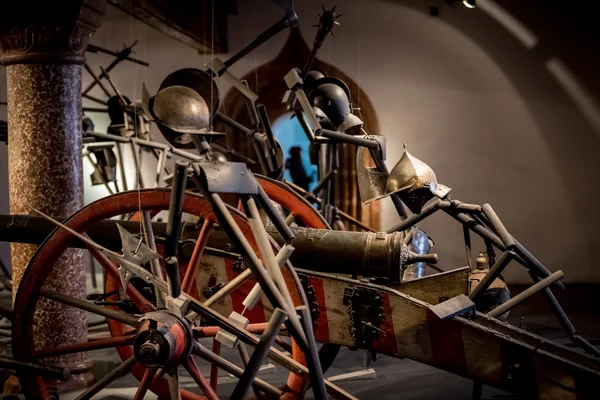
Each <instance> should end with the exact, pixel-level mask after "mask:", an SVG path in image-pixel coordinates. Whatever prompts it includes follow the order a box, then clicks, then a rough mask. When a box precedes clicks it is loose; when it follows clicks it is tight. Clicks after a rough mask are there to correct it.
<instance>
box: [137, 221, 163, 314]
mask: <svg viewBox="0 0 600 400" xmlns="http://www.w3.org/2000/svg"><path fill="white" fill-rule="evenodd" d="M142 217H143V218H144V225H143V227H144V233H145V234H146V244H147V245H148V247H150V249H151V250H152V251H155V252H156V241H155V240H154V229H153V228H152V218H151V217H150V211H147V210H145V211H143V215H142ZM150 271H152V275H154V276H156V277H158V278H160V279H164V277H163V273H162V267H161V266H160V261H159V260H158V259H157V258H154V259H152V260H150ZM154 289H155V290H154V293H156V303H157V306H158V307H164V305H165V294H164V293H163V292H162V291H160V290H159V288H158V286H157V285H154Z"/></svg>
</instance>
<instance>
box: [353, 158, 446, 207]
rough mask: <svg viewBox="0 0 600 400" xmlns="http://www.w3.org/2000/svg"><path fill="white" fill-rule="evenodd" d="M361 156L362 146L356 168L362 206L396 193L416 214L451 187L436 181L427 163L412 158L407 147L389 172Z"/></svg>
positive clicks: (441, 196) (443, 195) (442, 196)
mask: <svg viewBox="0 0 600 400" xmlns="http://www.w3.org/2000/svg"><path fill="white" fill-rule="evenodd" d="M363 157H364V148H359V150H358V151H357V160H356V169H357V176H358V188H359V192H360V195H361V200H362V202H363V205H364V204H368V203H370V202H372V201H375V200H379V199H382V198H384V197H387V196H390V195H392V194H394V193H397V194H398V197H400V199H401V200H402V201H403V202H404V203H405V204H406V206H407V207H408V208H409V209H410V210H411V211H412V212H413V213H419V212H421V208H422V207H423V206H424V205H425V203H427V202H428V201H429V200H431V199H432V198H433V197H439V198H441V199H443V198H445V197H446V196H447V195H448V192H450V190H451V189H450V188H449V187H447V186H445V185H442V184H440V183H438V181H437V177H436V176H435V173H434V172H433V170H432V169H431V167H429V165H427V164H425V163H424V162H423V161H421V160H419V159H418V158H416V157H413V156H412V155H411V154H410V153H409V152H408V151H406V149H405V150H404V153H403V154H402V157H401V158H400V161H398V163H397V164H396V166H394V168H393V169H392V171H391V172H390V173H389V174H388V173H386V172H385V171H381V170H379V169H378V168H376V167H367V166H365V164H364V158H363ZM384 159H385V158H384Z"/></svg>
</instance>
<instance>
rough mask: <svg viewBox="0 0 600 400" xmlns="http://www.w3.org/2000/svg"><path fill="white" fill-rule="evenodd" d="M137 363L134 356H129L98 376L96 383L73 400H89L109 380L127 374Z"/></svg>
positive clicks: (108, 382) (105, 385) (106, 384)
mask: <svg viewBox="0 0 600 400" xmlns="http://www.w3.org/2000/svg"><path fill="white" fill-rule="evenodd" d="M136 363H137V360H136V359H135V356H131V357H129V358H128V359H127V360H125V361H123V362H122V363H121V364H119V365H118V366H117V367H116V368H115V369H113V370H112V371H110V372H109V373H108V374H106V375H104V376H103V377H102V378H100V379H99V380H98V381H97V382H96V383H94V384H93V385H92V386H91V387H89V388H88V389H87V390H86V391H85V392H84V393H82V394H81V395H79V397H77V399H75V400H89V399H91V398H92V397H94V396H95V395H96V394H98V393H99V392H100V391H101V390H102V389H104V388H105V387H107V386H108V385H110V383H111V382H114V381H115V380H117V379H119V378H121V377H123V376H125V375H127V374H128V373H129V371H131V369H132V368H133V366H134V365H135V364H136Z"/></svg>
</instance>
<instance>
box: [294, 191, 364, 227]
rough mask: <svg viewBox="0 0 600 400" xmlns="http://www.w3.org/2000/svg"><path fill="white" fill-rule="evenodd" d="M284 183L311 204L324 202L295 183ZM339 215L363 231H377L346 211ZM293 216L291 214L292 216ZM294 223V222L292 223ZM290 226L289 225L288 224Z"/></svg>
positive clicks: (340, 212) (339, 212) (339, 211)
mask: <svg viewBox="0 0 600 400" xmlns="http://www.w3.org/2000/svg"><path fill="white" fill-rule="evenodd" d="M283 183H285V184H286V185H288V186H289V187H290V188H291V189H292V190H293V191H295V192H297V193H298V194H300V195H302V196H304V197H306V198H307V200H308V201H310V202H315V203H317V204H321V203H322V202H323V201H322V200H321V198H319V197H314V196H312V193H310V192H307V191H306V190H304V189H302V188H301V187H300V186H298V185H295V184H294V183H293V182H290V181H284V182H283ZM337 213H338V215H339V216H340V217H341V218H342V219H343V220H344V221H347V222H350V223H351V224H352V225H355V226H357V227H359V228H360V229H363V230H365V231H367V232H375V230H374V229H373V228H371V227H369V226H367V225H365V224H363V223H362V222H360V221H359V220H357V219H356V218H354V217H353V216H351V215H349V214H347V213H345V212H344V211H342V210H340V209H338V210H337ZM290 215H291V214H290ZM292 222H293V221H292ZM288 225H289V224H288Z"/></svg>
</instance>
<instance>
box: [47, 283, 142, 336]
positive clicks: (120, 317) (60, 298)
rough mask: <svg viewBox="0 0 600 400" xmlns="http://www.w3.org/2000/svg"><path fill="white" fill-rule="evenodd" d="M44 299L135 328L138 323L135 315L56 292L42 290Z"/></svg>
mask: <svg viewBox="0 0 600 400" xmlns="http://www.w3.org/2000/svg"><path fill="white" fill-rule="evenodd" d="M40 294H41V296H42V297H45V298H47V299H51V300H54V301H57V302H59V303H62V304H66V305H69V306H72V307H75V308H79V309H80V310H84V311H87V312H90V313H92V314H96V315H100V316H102V317H106V318H108V319H112V320H115V321H119V322H121V323H123V324H126V325H129V326H133V327H135V326H136V325H137V322H138V318H137V317H136V316H134V315H131V314H127V313H124V312H122V311H116V310H111V309H108V308H105V307H100V306H98V305H96V304H93V303H90V302H88V301H86V300H81V299H77V298H75V297H72V296H69V295H66V294H62V293H59V292H56V291H54V290H50V289H45V288H42V289H41V291H40Z"/></svg>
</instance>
